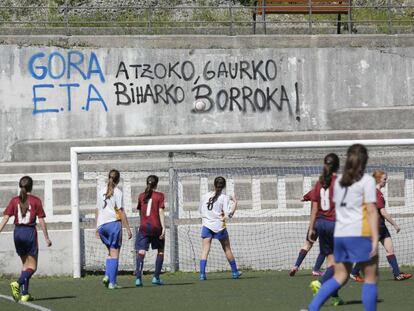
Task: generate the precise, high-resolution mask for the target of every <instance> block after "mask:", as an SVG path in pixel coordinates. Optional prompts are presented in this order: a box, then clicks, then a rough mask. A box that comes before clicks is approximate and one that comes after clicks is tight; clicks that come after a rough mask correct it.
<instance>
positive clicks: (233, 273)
mask: <svg viewBox="0 0 414 311" xmlns="http://www.w3.org/2000/svg"><path fill="white" fill-rule="evenodd" d="M241 275H242V273H241V272H240V271H236V272H232V273H231V277H232V278H233V279H235V280H236V279H239V278H240V277H241Z"/></svg>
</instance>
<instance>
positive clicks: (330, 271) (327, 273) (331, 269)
mask: <svg viewBox="0 0 414 311" xmlns="http://www.w3.org/2000/svg"><path fill="white" fill-rule="evenodd" d="M334 273H335V267H334V266H330V267H328V269H326V271H325V273H324V274H323V275H322V276H321V277H320V278H319V282H321V283H322V284H323V283H325V282H326V281H328V280H329V279H330V278H331V277H333V275H334Z"/></svg>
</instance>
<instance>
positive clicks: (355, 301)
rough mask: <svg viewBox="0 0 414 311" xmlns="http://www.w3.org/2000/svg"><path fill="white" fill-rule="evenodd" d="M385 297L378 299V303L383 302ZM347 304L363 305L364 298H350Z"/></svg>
mask: <svg viewBox="0 0 414 311" xmlns="http://www.w3.org/2000/svg"><path fill="white" fill-rule="evenodd" d="M383 301H384V299H377V303H382V302H383ZM345 305H346V306H348V305H362V300H349V301H346V302H345Z"/></svg>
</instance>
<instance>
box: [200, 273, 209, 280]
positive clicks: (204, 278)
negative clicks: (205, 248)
mask: <svg viewBox="0 0 414 311" xmlns="http://www.w3.org/2000/svg"><path fill="white" fill-rule="evenodd" d="M205 280H207V276H206V275H205V274H203V273H201V274H200V281H205Z"/></svg>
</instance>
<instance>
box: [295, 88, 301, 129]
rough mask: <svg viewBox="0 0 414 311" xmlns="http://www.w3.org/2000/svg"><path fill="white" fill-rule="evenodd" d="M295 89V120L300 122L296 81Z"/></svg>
mask: <svg viewBox="0 0 414 311" xmlns="http://www.w3.org/2000/svg"><path fill="white" fill-rule="evenodd" d="M295 91H296V110H295V113H296V121H298V122H300V104H299V90H298V83H297V82H296V83H295Z"/></svg>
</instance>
